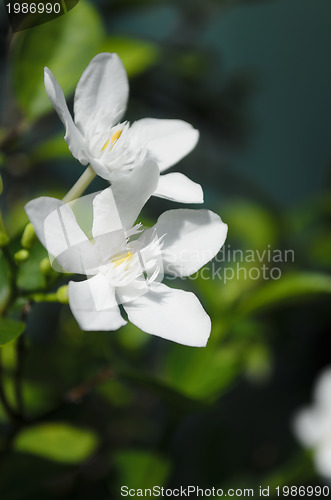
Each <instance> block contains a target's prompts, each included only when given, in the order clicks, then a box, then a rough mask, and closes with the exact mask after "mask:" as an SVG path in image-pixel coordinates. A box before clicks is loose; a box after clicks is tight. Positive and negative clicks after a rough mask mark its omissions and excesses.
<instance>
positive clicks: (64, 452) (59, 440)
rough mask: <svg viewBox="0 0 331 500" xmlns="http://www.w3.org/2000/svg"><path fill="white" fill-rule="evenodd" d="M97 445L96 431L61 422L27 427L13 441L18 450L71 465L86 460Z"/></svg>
mask: <svg viewBox="0 0 331 500" xmlns="http://www.w3.org/2000/svg"><path fill="white" fill-rule="evenodd" d="M97 446H98V438H97V436H96V434H95V433H94V432H92V431H90V430H86V429H77V428H75V427H72V426H71V425H68V424H64V423H58V422H53V423H44V424H40V425H36V426H34V427H28V428H26V429H24V430H23V431H21V432H20V434H18V436H17V437H16V439H15V442H14V449H15V450H17V451H20V452H23V453H31V454H32V455H38V456H42V457H44V458H48V459H50V460H54V461H56V462H64V463H72V464H74V463H80V462H83V461H84V460H86V459H87V458H88V457H89V456H90V455H91V454H92V453H93V452H94V451H95V450H96V448H97Z"/></svg>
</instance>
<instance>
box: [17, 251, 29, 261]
mask: <svg viewBox="0 0 331 500" xmlns="http://www.w3.org/2000/svg"><path fill="white" fill-rule="evenodd" d="M14 257H15V260H16V262H17V263H18V264H19V263H20V262H25V261H26V260H28V258H29V257H30V253H29V251H28V250H25V249H22V250H19V251H18V252H16V253H15V255H14Z"/></svg>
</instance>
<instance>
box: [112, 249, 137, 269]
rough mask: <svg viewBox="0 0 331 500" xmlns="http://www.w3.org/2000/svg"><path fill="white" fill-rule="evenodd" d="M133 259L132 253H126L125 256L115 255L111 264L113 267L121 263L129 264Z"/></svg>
mask: <svg viewBox="0 0 331 500" xmlns="http://www.w3.org/2000/svg"><path fill="white" fill-rule="evenodd" d="M132 257H133V253H131V252H128V253H126V254H124V255H123V254H117V255H114V256H113V257H112V259H111V260H112V262H113V264H114V266H115V267H117V266H119V265H121V264H123V262H129V261H130V260H131V259H132Z"/></svg>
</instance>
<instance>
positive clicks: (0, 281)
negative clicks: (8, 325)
mask: <svg viewBox="0 0 331 500" xmlns="http://www.w3.org/2000/svg"><path fill="white" fill-rule="evenodd" d="M9 293H10V287H9V269H8V262H7V261H6V259H5V258H4V256H3V254H2V252H0V311H1V305H2V304H4V303H5V301H6V300H7V298H8V295H9Z"/></svg>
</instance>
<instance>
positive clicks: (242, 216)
mask: <svg viewBox="0 0 331 500" xmlns="http://www.w3.org/2000/svg"><path fill="white" fill-rule="evenodd" d="M222 217H224V220H225V221H226V223H227V224H228V225H229V228H230V229H231V231H230V238H231V240H232V239H235V240H239V241H240V243H241V245H240V247H242V248H245V249H254V251H256V250H264V249H266V248H267V247H268V245H270V246H271V247H272V246H273V245H274V244H275V242H276V241H277V237H278V227H277V222H276V219H275V217H274V216H273V215H272V214H271V213H269V212H268V211H267V210H266V209H265V208H263V207H261V206H260V205H257V204H254V203H251V202H248V201H246V200H242V201H237V202H233V203H231V205H229V206H227V207H225V209H223V210H222ZM227 243H229V241H228V242H227Z"/></svg>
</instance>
